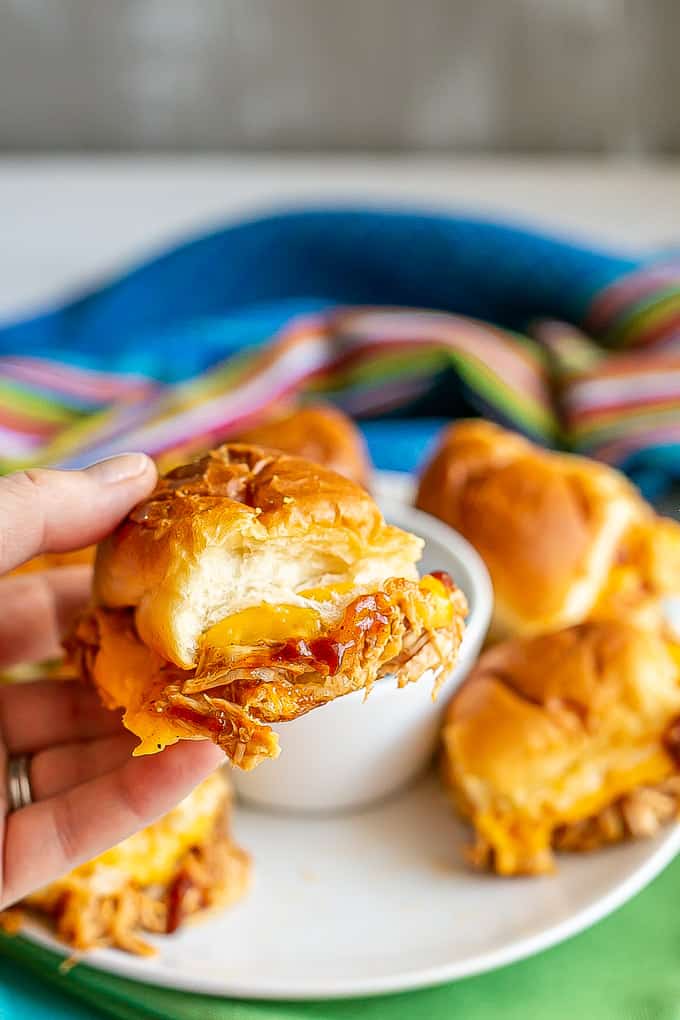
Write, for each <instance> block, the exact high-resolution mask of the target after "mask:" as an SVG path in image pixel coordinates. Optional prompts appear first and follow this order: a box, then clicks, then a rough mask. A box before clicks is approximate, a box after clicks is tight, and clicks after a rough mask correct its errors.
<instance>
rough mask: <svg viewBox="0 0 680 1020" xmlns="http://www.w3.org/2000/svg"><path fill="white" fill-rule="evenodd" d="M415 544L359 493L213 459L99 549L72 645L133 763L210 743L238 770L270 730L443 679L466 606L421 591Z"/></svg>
mask: <svg viewBox="0 0 680 1020" xmlns="http://www.w3.org/2000/svg"><path fill="white" fill-rule="evenodd" d="M422 546H423V543H422V541H421V539H419V538H417V537H416V536H414V535H411V534H409V533H407V532H405V531H402V530H401V529H399V528H396V527H393V526H391V525H389V524H387V523H386V522H385V521H384V519H383V517H382V515H381V513H380V511H379V509H378V507H377V506H376V504H375V502H374V501H373V499H372V498H371V497H370V496H369V495H368V493H367V492H366V491H365V490H364V489H362V488H361V487H360V486H359V485H357V484H356V483H354V482H352V481H350V480H348V479H346V478H343V477H341V476H340V475H337V474H334V473H333V472H332V471H329V470H327V469H325V468H323V467H321V466H318V465H314V464H312V463H310V462H308V461H305V460H302V459H301V458H298V457H293V456H289V455H286V454H282V453H276V452H274V451H272V450H266V449H263V448H261V447H255V446H247V445H241V444H226V445H224V446H221V447H219V449H217V450H214V451H213V452H211V453H210V454H208V455H207V456H206V457H204V458H203V459H202V460H199V461H197V462H196V463H193V464H189V465H187V466H185V467H181V468H177V469H176V470H174V471H171V472H170V473H169V474H168V475H166V476H165V477H164V478H162V479H161V480H160V481H159V483H158V485H157V488H156V490H155V491H154V492H153V493H152V495H151V496H150V497H149V498H148V499H147V500H145V501H144V502H143V503H141V504H140V505H139V506H138V507H136V508H135V509H134V510H133V511H132V512H131V513H130V514H129V515H128V517H127V518H126V519H125V520H124V521H123V523H122V524H121V525H120V526H119V527H118V529H117V530H116V531H115V532H114V533H113V535H111V536H110V537H109V538H108V539H107V540H106V541H105V542H104V543H103V544H102V545H101V546H100V548H99V550H98V553H97V559H96V565H95V579H94V592H95V604H94V605H93V607H92V608H91V609H90V610H88V611H87V612H86V613H85V614H84V615H83V616H82V617H81V619H80V621H79V623H78V624H77V627H76V629H75V632H74V634H73V635H72V637H71V639H70V640H69V642H68V649H69V654H70V656H71V660H72V661H73V662H74V663H75V664H76V666H77V668H78V669H79V671H80V673H81V674H82V675H83V676H84V677H85V678H86V679H88V680H89V681H91V682H92V683H93V684H94V685H95V686H96V688H97V689H98V691H99V693H100V695H101V697H102V700H103V702H104V703H105V704H106V705H107V706H109V707H111V708H119V707H120V708H123V709H124V710H125V713H124V722H125V725H126V726H127V727H128V729H130V730H131V731H132V732H133V733H135V734H137V736H139V738H140V744H139V746H138V747H137V749H136V753H137V754H152V753H155V752H156V751H160V750H161V749H162V748H163V747H165V746H167V745H168V744H173V743H175V742H176V741H177V740H181V739H204V738H209V739H211V740H213V741H215V742H216V743H217V744H219V746H220V747H222V748H223V749H224V751H225V753H226V755H227V756H228V757H229V758H230V759H231V761H232V762H233V763H234V764H235V765H238V766H240V767H241V768H243V769H250V768H253V767H254V766H255V765H256V764H257V763H258V762H259V761H260V760H262V759H263V758H274V757H276V756H277V755H278V753H279V748H278V741H277V737H276V735H275V734H274V732H273V731H272V729H271V728H270V727H271V724H275V723H280V722H285V721H289V720H292V719H295V718H297V717H298V716H301V715H303V714H305V713H306V712H309V711H310V710H313V709H315V708H317V707H319V706H321V705H324V704H326V703H327V702H329V701H332V700H333V699H335V698H337V697H340V696H342V695H344V694H348V693H350V692H351V691H357V690H364V691H366V692H369V691H370V688H371V686H372V685H373V684H374V683H375V682H376V681H379V680H381V679H382V678H385V677H393V678H394V677H396V681H397V683H398V685H399V686H403V685H404V684H406V683H408V682H410V681H415V680H418V679H419V678H420V677H421V676H422V675H423V673H425V672H426V671H430V670H432V671H433V672H434V674H435V677H436V685H435V686H438V685H439V684H441V683H442V682H443V681H444V680H445V678H446V676H447V674H448V673H449V672H450V671H451V669H452V667H453V665H454V663H455V660H456V656H457V652H458V648H459V645H460V642H461V638H462V634H463V621H464V617H465V613H466V605H465V599H464V597H463V595H462V593H461V592H460V591H458V589H456V587H455V586H454V585H453V583H452V582H451V580H450V579H449V578H448V576H446V575H432V574H429V575H426V576H424V577H423V578H422V579H419V577H418V571H417V567H416V563H417V561H418V559H419V558H420V555H421V550H422Z"/></svg>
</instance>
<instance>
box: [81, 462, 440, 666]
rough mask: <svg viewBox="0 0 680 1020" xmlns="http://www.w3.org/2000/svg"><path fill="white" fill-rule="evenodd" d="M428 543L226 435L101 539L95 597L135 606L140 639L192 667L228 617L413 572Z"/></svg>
mask: <svg viewBox="0 0 680 1020" xmlns="http://www.w3.org/2000/svg"><path fill="white" fill-rule="evenodd" d="M421 549H422V541H421V540H420V539H419V538H416V537H415V536H414V535H410V534H408V533H406V532H403V531H401V530H400V529H398V528H395V527H391V526H390V525H388V524H386V523H385V521H384V520H383V517H382V515H381V513H380V510H379V509H378V507H377V505H376V504H375V502H374V501H373V499H372V498H371V497H370V496H369V495H368V493H367V492H366V491H365V490H364V489H362V488H361V487H360V486H359V485H357V484H355V483H354V482H351V481H349V480H348V479H347V478H343V477H341V476H340V475H337V474H335V473H334V472H332V471H329V470H327V469H326V468H324V467H321V466H320V465H317V464H312V463H310V462H309V461H306V460H303V459H302V458H299V457H292V456H289V455H288V454H284V453H277V452H275V451H272V450H266V449H264V448H261V447H257V446H248V445H244V444H238V443H227V444H225V445H224V446H221V447H219V448H218V449H217V450H214V451H212V452H211V453H209V454H208V455H207V456H205V457H203V458H202V459H201V460H199V461H197V462H195V463H193V464H189V465H186V466H184V467H180V468H176V469H175V470H174V471H171V472H170V473H169V474H168V475H166V476H165V477H164V478H162V479H161V480H160V481H159V483H158V485H157V487H156V489H155V491H154V492H153V493H152V494H151V496H150V497H149V498H148V499H147V500H145V501H144V502H143V503H141V504H140V505H139V506H137V507H136V508H135V509H134V510H133V511H132V512H131V513H130V514H129V515H128V517H127V518H126V519H125V520H124V521H123V522H122V524H121V525H120V526H119V527H118V528H117V529H116V531H115V532H114V533H113V535H111V536H110V537H109V538H108V539H106V540H105V541H104V542H103V543H102V545H101V546H100V547H99V550H98V553H97V559H96V566H95V597H96V599H97V600H98V602H99V603H100V604H101V605H103V606H106V607H108V608H122V607H125V606H132V607H134V608H135V619H136V625H137V630H138V632H139V634H140V636H141V638H142V640H143V641H145V642H146V643H147V644H148V645H149V646H150V647H151V648H153V649H154V650H155V651H157V652H158V654H159V655H161V656H162V657H163V658H165V659H167V660H169V661H171V662H174V663H175V664H176V665H178V666H182V667H183V668H186V669H188V668H191V667H192V666H194V665H195V664H196V656H197V650H198V643H199V639H200V636H201V634H202V633H203V632H204V631H205V630H206V629H207V628H208V627H210V626H212V624H214V623H216V622H217V621H218V620H220V619H222V618H224V617H226V616H228V615H230V614H231V613H234V612H238V611H239V610H241V609H244V608H247V607H250V606H254V605H259V604H261V603H263V602H268V603H287V604H290V603H293V604H295V603H296V602H297V603H299V601H300V599H299V596H298V594H297V592H298V591H300V590H304V589H308V588H314V587H319V586H323V585H328V584H337V583H348V582H350V583H357V584H363V583H366V582H368V581H372V580H384V579H385V578H386V577H388V576H401V577H406V578H413V577H415V576H417V572H416V569H415V563H416V561H417V560H418V559H419V557H420V552H421Z"/></svg>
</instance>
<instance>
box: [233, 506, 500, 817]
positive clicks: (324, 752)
mask: <svg viewBox="0 0 680 1020" xmlns="http://www.w3.org/2000/svg"><path fill="white" fill-rule="evenodd" d="M380 502H381V505H382V510H383V512H384V514H385V517H386V518H387V519H388V520H389V521H390V522H391V523H392V524H396V525H398V526H399V527H400V528H404V529H406V530H407V531H412V532H414V533H415V534H416V535H420V536H421V538H423V539H425V549H424V552H423V558H422V560H421V563H420V565H419V566H420V570H421V573H427V572H429V571H431V570H445V571H447V572H448V573H449V574H450V575H451V577H452V578H453V579H454V581H455V582H456V584H457V585H458V587H459V588H462V590H463V591H464V592H465V595H466V597H467V600H468V604H469V607H470V612H469V615H468V619H467V627H466V632H465V637H464V639H463V643H462V646H461V650H460V654H459V657H458V662H457V664H456V667H455V669H454V671H453V674H452V675H451V676H450V677H449V678H448V679H447V680H446V682H445V684H444V686H443V687H442V689H441V691H440V693H439V696H438V698H437V699H436V701H433V700H432V681H433V677H432V675H430V676H427V675H424V676H423V677H421V679H420V680H419V681H418V682H417V683H412V684H408V685H407V686H406V687H404V688H402V689H401V690H399V688H398V687H397V685H396V682H395V681H394V679H392V678H390V677H386V678H384V679H383V680H381V681H379V682H378V683H377V684H375V686H374V687H373V690H372V691H371V693H370V694H369V696H368V698H366V699H365V700H364V695H363V692H361V691H358V692H356V693H354V694H347V695H345V697H343V698H338V699H337V700H336V701H332V702H330V703H329V704H328V705H324V706H323V708H318V709H315V710H314V711H313V712H310V713H309V714H308V715H305V716H302V717H301V718H300V719H295V720H293V721H292V722H288V723H282V724H280V725H279V726H276V727H274V729H275V730H276V732H277V733H278V735H279V739H280V743H281V755H280V757H279V758H277V759H276V760H274V761H264V762H262V763H261V764H260V765H258V766H257V768H256V769H254V770H253V771H252V772H241V771H240V770H239V769H232V770H231V776H232V781H233V784H234V786H235V788H236V792H237V794H238V795H239V797H240V798H241V799H242V800H243V801H246V802H248V803H250V804H254V805H258V806H259V807H264V808H269V809H275V810H278V811H304V812H322V811H326V812H333V811H344V810H348V809H352V808H358V807H365V806H366V805H368V804H370V803H371V802H373V801H377V800H381V799H383V798H384V797H387V796H388V795H390V794H392V793H394V792H396V791H397V790H399V789H400V788H401V787H403V786H405V785H406V784H407V783H408V782H410V781H411V780H412V779H414V778H415V777H416V776H417V775H418V774H420V773H421V772H423V771H424V770H425V768H426V767H427V765H428V764H429V762H430V760H431V758H432V754H433V752H434V749H435V747H436V744H437V736H438V733H439V728H440V722H441V716H442V712H443V711H444V708H445V706H446V703H447V701H448V699H449V698H450V696H451V694H452V692H453V691H454V690H455V688H456V687H457V686H458V685H459V684H460V683H461V681H462V680H463V678H464V677H465V675H466V674H467V673H468V671H469V670H470V667H471V666H472V664H473V663H474V661H475V659H476V658H477V655H478V654H479V650H480V648H481V645H482V642H483V640H484V637H485V635H486V631H487V628H488V626H489V621H490V618H491V609H492V602H493V596H492V589H491V582H490V580H489V575H488V573H487V570H486V567H485V566H484V564H483V562H482V560H481V559H480V558H479V556H478V554H477V553H476V552H475V550H474V549H473V548H472V546H471V545H470V544H469V543H468V542H466V541H465V539H464V538H462V537H461V536H460V535H458V534H457V533H456V532H455V531H453V530H452V529H451V528H449V527H447V526H446V525H445V524H442V523H441V522H440V521H438V520H435V519H434V518H433V517H430V515H429V514H425V513H422V512H421V511H419V510H415V509H413V508H412V507H410V506H408V505H407V504H406V503H402V502H401V501H399V500H397V499H396V498H394V497H391V498H390V499H389V500H380Z"/></svg>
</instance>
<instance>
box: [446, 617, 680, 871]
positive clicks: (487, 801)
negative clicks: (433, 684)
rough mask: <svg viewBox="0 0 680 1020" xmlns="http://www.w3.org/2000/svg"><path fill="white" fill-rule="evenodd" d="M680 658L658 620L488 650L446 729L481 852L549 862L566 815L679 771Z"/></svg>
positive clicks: (484, 858)
mask: <svg viewBox="0 0 680 1020" xmlns="http://www.w3.org/2000/svg"><path fill="white" fill-rule="evenodd" d="M679 665H680V655H679V650H678V649H677V647H674V646H672V645H670V644H669V643H668V642H666V641H665V640H664V639H663V637H662V636H661V635H660V634H659V633H658V632H654V631H652V630H642V629H639V628H636V627H634V626H631V625H629V624H627V623H621V622H615V621H611V620H609V621H602V622H590V623H584V624H581V625H579V626H575V627H570V628H567V629H565V630H561V631H557V632H555V633H552V634H546V635H542V636H540V637H534V638H523V639H522V638H518V639H515V640H513V641H507V642H504V643H502V644H499V645H496V646H495V647H494V648H491V649H490V650H489V651H487V652H486V653H485V654H484V655H482V657H481V659H480V660H479V662H478V664H477V666H476V667H475V669H474V670H473V671H472V673H471V674H470V676H469V677H468V679H467V680H466V681H465V683H464V684H463V686H462V688H461V689H460V690H459V691H458V692H457V693H456V695H455V696H454V698H453V699H452V701H451V703H450V705H449V708H448V710H447V715H446V721H445V725H444V730H443V745H444V773H445V777H446V779H447V781H448V783H449V784H450V786H451V788H452V790H453V792H454V796H455V798H456V801H457V803H458V805H459V807H461V808H462V809H463V811H464V812H465V813H466V814H468V815H469V816H470V817H471V818H472V821H473V823H474V825H475V827H476V830H477V838H478V845H477V850H478V854H477V861H478V863H482V864H487V865H488V864H490V863H491V864H492V865H493V866H494V867H495V868H496V870H497V871H499V872H501V873H505V874H511V873H516V872H523V871H527V872H535V871H544V870H548V869H549V868H550V866H551V858H550V853H549V848H550V844H551V841H552V840H553V836H554V834H555V832H556V831H557V830H558V829H559V827H560V826H564V825H570V824H573V823H575V822H578V821H580V820H582V819H586V818H588V817H590V816H592V815H595V814H597V813H598V812H600V811H601V810H602V809H603V808H605V807H606V806H608V805H611V804H613V803H614V802H616V801H617V799H618V798H621V797H622V796H624V795H626V794H628V793H629V792H630V791H631V790H635V789H636V788H638V787H640V786H644V785H645V784H655V783H657V782H659V781H661V780H664V779H665V778H666V777H667V776H669V775H670V774H671V773H673V772H674V771H676V769H677V766H676V763H675V761H674V757H673V755H672V754H671V753H670V752H669V750H668V748H669V744H668V739H667V737H668V732H669V727H670V726H671V724H672V722H673V720H674V719H675V718H676V717H677V716H678V714H679V713H680V684H678V679H679V674H680V669H679ZM490 858H491V859H490Z"/></svg>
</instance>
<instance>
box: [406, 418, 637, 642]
mask: <svg viewBox="0 0 680 1020" xmlns="http://www.w3.org/2000/svg"><path fill="white" fill-rule="evenodd" d="M417 505H418V506H419V507H420V508H421V509H422V510H425V511H427V512H428V513H431V514H434V515H435V516H436V517H439V518H441V519H442V520H444V521H446V523H447V524H450V525H451V526H452V527H453V528H455V529H456V530H457V531H459V532H460V533H461V534H462V535H464V536H465V537H466V538H467V539H468V540H469V541H470V542H471V543H472V544H473V545H474V546H475V547H476V549H477V550H478V551H479V553H480V554H481V556H482V558H483V559H484V560H485V562H486V564H487V566H488V568H489V572H490V574H491V577H492V580H493V585H494V591H495V597H496V605H495V612H494V628H493V629H494V636H495V637H502V636H504V635H512V634H533V633H540V632H543V631H546V630H551V629H556V628H558V627H561V626H565V625H568V624H571V623H577V622H579V621H581V620H583V619H584V618H586V617H587V616H588V615H589V613H590V611H591V610H592V608H593V606H594V605H595V603H596V601H597V599H598V596H599V594H600V592H601V590H602V588H603V586H604V585H605V582H606V579H607V576H608V573H609V571H610V568H611V566H612V564H613V563H614V562H615V559H616V556H617V551H618V549H619V546H620V544H621V539H622V536H623V535H624V534H625V532H626V531H627V529H628V528H629V526H630V525H631V523H632V522H633V521H636V520H640V519H647V518H651V511H650V510H649V508H648V507H647V506H646V504H645V503H644V502H643V501H642V499H641V497H640V496H639V494H638V493H637V490H636V489H635V488H634V487H633V486H632V485H631V484H630V483H629V482H628V481H627V480H626V479H625V478H624V476H623V475H621V474H620V473H619V472H617V471H614V470H613V469H611V468H608V467H606V466H605V465H602V464H597V463H596V462H594V461H591V460H587V459H585V458H581V457H574V456H570V455H566V454H556V453H552V452H549V451H546V450H543V449H541V448H539V447H537V446H534V445H533V444H532V443H530V442H529V441H528V440H526V439H523V438H522V437H520V436H518V435H516V434H515V433H512V432H508V431H506V430H504V429H502V428H500V427H498V426H496V425H492V424H491V423H489V422H485V421H476V420H475V421H463V422H459V423H457V424H455V425H453V426H452V427H451V428H450V429H449V430H448V431H447V432H446V433H445V434H444V437H443V439H442V442H441V445H440V447H439V449H438V451H437V452H436V453H435V455H434V457H433V459H432V460H431V462H430V463H429V464H428V466H427V468H426V470H425V473H424V474H423V476H422V479H421V482H420V487H419V490H418V496H417Z"/></svg>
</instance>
